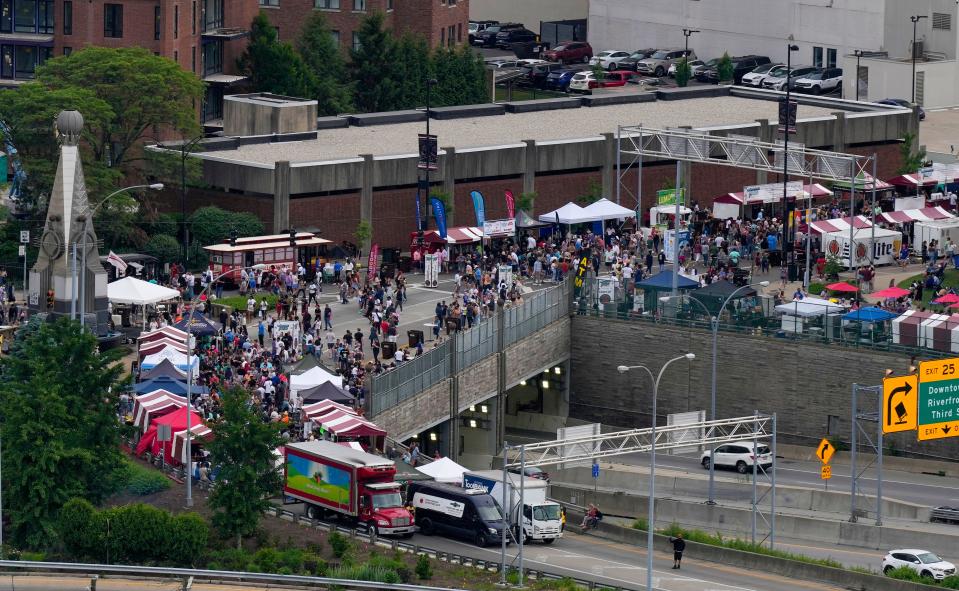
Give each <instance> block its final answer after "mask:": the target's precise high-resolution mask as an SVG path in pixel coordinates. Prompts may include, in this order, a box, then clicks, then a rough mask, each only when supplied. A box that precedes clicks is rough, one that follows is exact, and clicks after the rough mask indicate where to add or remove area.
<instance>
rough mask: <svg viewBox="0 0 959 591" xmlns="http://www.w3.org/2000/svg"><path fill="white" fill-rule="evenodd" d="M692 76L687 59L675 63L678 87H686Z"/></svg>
mask: <svg viewBox="0 0 959 591" xmlns="http://www.w3.org/2000/svg"><path fill="white" fill-rule="evenodd" d="M692 77H693V69H692V68H691V67H690V65H689V61H687V60H686V59H683V60H681V61H680V62H679V63H678V64H676V86H679V87H680V88H684V87H686V85H687V84H689V79H690V78H692Z"/></svg>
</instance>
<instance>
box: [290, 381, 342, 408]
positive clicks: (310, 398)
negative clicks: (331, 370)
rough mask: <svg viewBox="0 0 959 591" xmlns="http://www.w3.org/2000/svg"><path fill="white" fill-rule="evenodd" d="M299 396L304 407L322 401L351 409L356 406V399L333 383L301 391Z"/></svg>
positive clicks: (298, 393)
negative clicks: (336, 403)
mask: <svg viewBox="0 0 959 591" xmlns="http://www.w3.org/2000/svg"><path fill="white" fill-rule="evenodd" d="M297 395H298V396H300V398H301V400H302V404H303V405H304V406H305V405H307V404H310V403H314V402H319V401H321V400H332V401H333V402H339V403H341V404H345V405H347V406H350V407H352V406H353V405H354V404H356V397H354V396H353V395H352V394H350V393H349V392H347V391H346V390H344V389H343V388H341V387H339V386H337V385H336V384H334V383H333V382H323V383H322V384H320V385H319V386H314V387H312V388H307V389H306V390H300V391H299V392H297Z"/></svg>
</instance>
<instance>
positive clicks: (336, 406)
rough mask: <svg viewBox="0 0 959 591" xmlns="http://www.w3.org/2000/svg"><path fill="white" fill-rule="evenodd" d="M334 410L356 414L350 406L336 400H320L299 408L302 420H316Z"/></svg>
mask: <svg viewBox="0 0 959 591" xmlns="http://www.w3.org/2000/svg"><path fill="white" fill-rule="evenodd" d="M334 411H342V412H347V413H352V414H354V415H355V414H356V411H355V410H353V409H352V408H350V407H348V406H345V405H343V404H340V403H338V402H333V401H332V400H320V401H319V402H317V403H315V404H307V405H306V406H304V407H303V408H302V409H300V413H301V415H302V416H303V420H304V421H312V420H317V419H319V418H321V417H323V416H325V415H327V414H329V413H331V412H334Z"/></svg>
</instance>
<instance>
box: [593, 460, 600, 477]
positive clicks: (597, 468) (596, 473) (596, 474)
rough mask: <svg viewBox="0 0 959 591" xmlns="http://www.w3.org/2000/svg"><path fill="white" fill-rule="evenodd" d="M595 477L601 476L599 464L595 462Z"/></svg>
mask: <svg viewBox="0 0 959 591" xmlns="http://www.w3.org/2000/svg"><path fill="white" fill-rule="evenodd" d="M593 478H599V464H597V463H595V462H594V463H593Z"/></svg>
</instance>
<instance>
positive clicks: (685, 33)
mask: <svg viewBox="0 0 959 591" xmlns="http://www.w3.org/2000/svg"><path fill="white" fill-rule="evenodd" d="M698 32H699V30H698V29H683V37H685V38H686V47H685V51H684V52H683V65H684V66H685V67H686V68H689V38H690V37H692V36H693V33H698ZM687 71H688V70H687ZM677 190H678V189H677Z"/></svg>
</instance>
